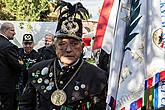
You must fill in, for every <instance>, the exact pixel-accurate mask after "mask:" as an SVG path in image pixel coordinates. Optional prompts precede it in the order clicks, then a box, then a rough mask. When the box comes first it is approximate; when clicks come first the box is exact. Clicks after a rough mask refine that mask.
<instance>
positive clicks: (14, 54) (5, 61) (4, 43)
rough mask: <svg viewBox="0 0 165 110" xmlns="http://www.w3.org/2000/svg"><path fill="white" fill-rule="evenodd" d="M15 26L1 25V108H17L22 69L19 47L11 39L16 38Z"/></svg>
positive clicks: (0, 109)
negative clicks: (17, 88) (19, 79)
mask: <svg viewBox="0 0 165 110" xmlns="http://www.w3.org/2000/svg"><path fill="white" fill-rule="evenodd" d="M15 34H16V33H15V28H14V25H13V24H12V23H9V22H4V23H3V24H2V25H1V27H0V110H17V101H16V84H17V80H18V75H19V74H20V73H21V70H22V64H23V63H22V62H21V61H20V60H19V57H18V47H17V46H16V45H14V44H12V43H11V42H10V41H9V40H13V39H14V35H15Z"/></svg>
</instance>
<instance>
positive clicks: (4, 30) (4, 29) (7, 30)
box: [0, 22, 16, 40]
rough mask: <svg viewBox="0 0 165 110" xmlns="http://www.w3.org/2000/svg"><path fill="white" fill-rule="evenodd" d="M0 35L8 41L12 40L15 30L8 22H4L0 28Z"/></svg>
mask: <svg viewBox="0 0 165 110" xmlns="http://www.w3.org/2000/svg"><path fill="white" fill-rule="evenodd" d="M0 33H1V34H3V35H4V36H5V37H7V38H8V39H9V40H12V39H14V35H15V34H16V33H15V29H14V25H13V24H12V23H9V22H5V23H3V24H2V25H1V27H0Z"/></svg>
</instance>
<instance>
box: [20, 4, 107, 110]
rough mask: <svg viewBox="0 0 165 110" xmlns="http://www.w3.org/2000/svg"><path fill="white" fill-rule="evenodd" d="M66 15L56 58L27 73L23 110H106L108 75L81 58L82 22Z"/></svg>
mask: <svg viewBox="0 0 165 110" xmlns="http://www.w3.org/2000/svg"><path fill="white" fill-rule="evenodd" d="M77 5H78V6H82V4H81V3H78V4H75V5H73V6H75V7H77ZM73 6H72V5H71V4H70V7H73ZM71 11H72V10H71ZM67 15H68V17H61V18H60V19H59V21H58V25H57V30H56V34H55V36H56V37H55V42H54V46H55V49H56V55H57V57H56V58H55V59H51V60H44V61H42V62H40V63H38V64H36V65H34V66H33V67H32V68H30V69H29V71H28V72H29V74H31V75H30V76H29V77H31V78H30V79H31V80H29V81H28V83H27V85H26V87H25V90H24V92H23V94H22V98H21V100H20V110H34V109H35V110H105V109H106V91H107V80H108V73H107V72H105V71H104V70H102V69H100V68H98V67H96V66H94V65H93V64H89V63H88V62H86V61H85V60H84V59H83V58H82V57H81V55H82V53H83V47H84V44H83V42H82V39H81V38H82V20H80V19H78V18H75V16H69V13H68V14H67Z"/></svg>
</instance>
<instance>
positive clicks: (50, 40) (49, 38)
mask: <svg viewBox="0 0 165 110" xmlns="http://www.w3.org/2000/svg"><path fill="white" fill-rule="evenodd" d="M53 44H54V35H53V34H51V33H48V34H46V35H45V46H43V47H41V48H39V49H38V52H39V53H41V54H42V56H43V57H44V59H45V60H48V59H51V58H55V57H56V54H55V49H54V46H53Z"/></svg>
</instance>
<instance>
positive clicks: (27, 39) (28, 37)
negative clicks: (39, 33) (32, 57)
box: [23, 34, 34, 42]
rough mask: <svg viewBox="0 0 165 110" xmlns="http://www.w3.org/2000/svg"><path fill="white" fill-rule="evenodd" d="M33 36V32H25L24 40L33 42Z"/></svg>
mask: <svg viewBox="0 0 165 110" xmlns="http://www.w3.org/2000/svg"><path fill="white" fill-rule="evenodd" d="M33 41H34V40H33V36H32V34H24V35H23V42H33Z"/></svg>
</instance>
